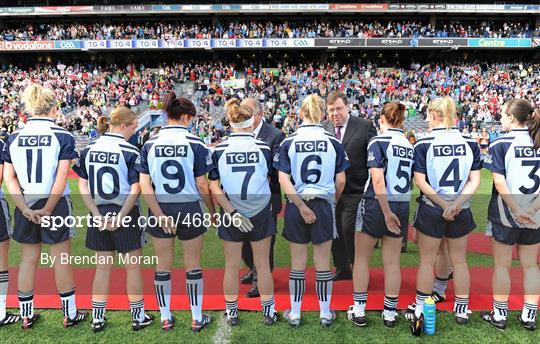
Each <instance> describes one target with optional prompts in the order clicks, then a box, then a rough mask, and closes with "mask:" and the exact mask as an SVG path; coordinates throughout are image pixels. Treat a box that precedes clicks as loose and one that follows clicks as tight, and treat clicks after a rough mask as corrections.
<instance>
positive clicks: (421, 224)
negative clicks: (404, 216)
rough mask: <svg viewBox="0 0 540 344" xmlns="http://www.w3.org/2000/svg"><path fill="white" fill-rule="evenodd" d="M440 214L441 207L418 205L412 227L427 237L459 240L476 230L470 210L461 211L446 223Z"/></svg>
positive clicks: (441, 211)
mask: <svg viewBox="0 0 540 344" xmlns="http://www.w3.org/2000/svg"><path fill="white" fill-rule="evenodd" d="M442 214H443V210H442V208H441V207H439V206H431V205H428V204H425V203H420V204H419V205H418V208H417V209H416V214H415V216H414V223H413V227H414V228H416V229H417V230H418V231H420V232H422V233H423V234H425V235H427V236H430V237H433V238H439V239H442V238H443V237H446V238H451V239H457V238H461V237H463V236H465V235H467V234H469V233H470V232H472V231H473V230H474V229H475V228H476V223H475V222H474V219H473V216H472V213H471V209H470V208H466V209H463V210H462V211H461V212H460V213H459V214H458V215H457V216H456V217H455V218H454V221H446V220H445V219H444V217H443V216H442Z"/></svg>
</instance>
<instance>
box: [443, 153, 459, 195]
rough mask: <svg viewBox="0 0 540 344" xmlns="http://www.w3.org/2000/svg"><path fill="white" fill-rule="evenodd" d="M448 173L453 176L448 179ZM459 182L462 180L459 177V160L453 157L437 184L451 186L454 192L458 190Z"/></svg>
mask: <svg viewBox="0 0 540 344" xmlns="http://www.w3.org/2000/svg"><path fill="white" fill-rule="evenodd" d="M450 174H451V175H452V177H453V178H452V179H450ZM461 182H462V180H461V179H460V178H459V160H458V159H454V160H452V162H451V163H450V165H449V166H448V168H447V169H446V171H444V173H443V175H442V177H441V181H440V182H439V186H446V187H448V186H453V187H454V192H458V190H459V186H460V185H461Z"/></svg>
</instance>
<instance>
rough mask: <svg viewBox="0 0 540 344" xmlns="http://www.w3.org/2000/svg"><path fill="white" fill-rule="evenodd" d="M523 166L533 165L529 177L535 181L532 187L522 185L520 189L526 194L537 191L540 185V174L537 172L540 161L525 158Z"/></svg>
mask: <svg viewBox="0 0 540 344" xmlns="http://www.w3.org/2000/svg"><path fill="white" fill-rule="evenodd" d="M521 166H529V167H532V169H531V172H530V173H529V178H531V179H532V181H533V182H534V185H533V187H532V188H526V187H525V186H521V187H520V188H519V191H520V192H521V193H522V194H525V195H530V194H534V193H536V191H537V190H538V187H539V186H540V177H539V176H538V174H536V173H537V172H538V169H539V168H540V161H538V160H536V161H531V160H524V161H522V162H521Z"/></svg>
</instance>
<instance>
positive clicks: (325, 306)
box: [315, 270, 333, 319]
mask: <svg viewBox="0 0 540 344" xmlns="http://www.w3.org/2000/svg"><path fill="white" fill-rule="evenodd" d="M332 278H333V275H332V271H330V270H328V271H316V272H315V289H316V291H317V298H318V299H319V308H320V310H321V318H325V319H328V318H330V317H331V313H330V301H331V300H332V282H333V281H332Z"/></svg>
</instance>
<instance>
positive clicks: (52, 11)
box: [0, 2, 540, 17]
mask: <svg viewBox="0 0 540 344" xmlns="http://www.w3.org/2000/svg"><path fill="white" fill-rule="evenodd" d="M240 13H261V14H281V13H284V14H285V13H310V14H316V13H321V14H327V13H426V14H429V13H479V14H480V13H486V14H489V13H491V14H508V13H515V14H540V4H538V5H528V4H517V5H516V4H452V3H440V4H414V3H407V4H399V3H397V4H389V3H371V4H362V3H353V4H350V3H330V2H328V3H316V2H314V3H311V4H308V3H305V4H304V3H302V4H295V3H289V4H191V5H186V4H175V5H150V4H149V5H93V6H31V7H0V16H11V17H24V16H45V17H55V16H71V15H72V16H80V15H102V16H115V15H125V14H154V15H156V14H157V15H159V14H163V15H167V14H197V15H205V14H206V15H210V14H240Z"/></svg>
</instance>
